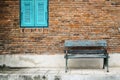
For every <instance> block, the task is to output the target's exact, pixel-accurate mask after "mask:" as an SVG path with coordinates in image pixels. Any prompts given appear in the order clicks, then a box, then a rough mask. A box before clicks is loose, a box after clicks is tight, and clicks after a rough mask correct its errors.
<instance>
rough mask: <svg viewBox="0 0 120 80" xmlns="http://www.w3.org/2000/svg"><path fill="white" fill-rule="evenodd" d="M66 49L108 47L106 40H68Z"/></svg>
mask: <svg viewBox="0 0 120 80" xmlns="http://www.w3.org/2000/svg"><path fill="white" fill-rule="evenodd" d="M64 46H65V47H107V42H106V40H66V41H65V44H64Z"/></svg>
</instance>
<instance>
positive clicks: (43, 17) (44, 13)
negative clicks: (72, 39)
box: [35, 0, 48, 27]
mask: <svg viewBox="0 0 120 80" xmlns="http://www.w3.org/2000/svg"><path fill="white" fill-rule="evenodd" d="M35 3H36V5H35V15H36V16H35V26H37V27H46V26H47V25H48V21H47V20H48V10H47V9H48V8H47V5H48V2H47V0H36V1H35Z"/></svg>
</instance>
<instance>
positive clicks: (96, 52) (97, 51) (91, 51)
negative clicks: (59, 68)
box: [67, 50, 105, 54]
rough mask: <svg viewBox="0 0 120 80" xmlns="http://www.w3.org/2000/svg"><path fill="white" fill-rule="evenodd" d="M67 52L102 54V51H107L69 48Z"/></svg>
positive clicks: (103, 51)
mask: <svg viewBox="0 0 120 80" xmlns="http://www.w3.org/2000/svg"><path fill="white" fill-rule="evenodd" d="M67 53H71V54H101V53H105V50H67Z"/></svg>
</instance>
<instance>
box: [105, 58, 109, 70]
mask: <svg viewBox="0 0 120 80" xmlns="http://www.w3.org/2000/svg"><path fill="white" fill-rule="evenodd" d="M106 67H107V72H109V68H108V67H109V64H108V58H106Z"/></svg>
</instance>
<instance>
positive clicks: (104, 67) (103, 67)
mask: <svg viewBox="0 0 120 80" xmlns="http://www.w3.org/2000/svg"><path fill="white" fill-rule="evenodd" d="M105 61H106V59H105V58H103V69H105V64H106V62H105Z"/></svg>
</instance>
